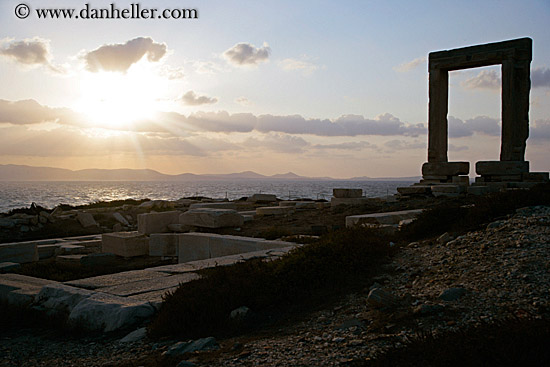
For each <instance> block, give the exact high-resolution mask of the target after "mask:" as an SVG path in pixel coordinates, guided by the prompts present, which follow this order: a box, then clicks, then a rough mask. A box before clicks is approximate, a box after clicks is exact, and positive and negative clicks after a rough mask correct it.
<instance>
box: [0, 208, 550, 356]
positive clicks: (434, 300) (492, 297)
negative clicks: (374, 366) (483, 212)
mask: <svg viewBox="0 0 550 367" xmlns="http://www.w3.org/2000/svg"><path fill="white" fill-rule="evenodd" d="M386 270H387V271H386V273H385V274H383V275H381V276H379V277H378V278H377V279H376V282H377V284H376V285H375V286H374V287H371V288H372V289H374V290H373V291H372V292H371V297H370V298H369V297H368V294H369V291H370V290H369V289H365V290H364V291H363V292H361V293H358V294H352V295H349V296H348V297H346V298H345V299H343V300H341V301H340V302H338V303H337V305H336V306H335V307H332V308H331V309H326V310H322V311H318V312H315V313H313V314H311V315H310V316H309V317H307V319H305V320H303V321H301V322H297V323H294V324H292V325H289V326H285V327H284V328H281V329H279V330H271V331H269V332H268V333H263V334H260V335H256V336H243V337H240V338H234V339H228V340H221V341H219V343H220V345H221V349H220V350H217V351H214V352H195V353H193V354H187V355H185V356H182V357H181V358H180V359H179V360H183V359H184V357H185V360H186V361H188V362H189V363H187V365H188V366H191V365H193V364H194V365H197V366H341V365H342V366H345V365H346V364H348V363H349V362H351V361H352V360H354V359H367V358H371V357H373V356H374V355H375V354H376V353H378V352H380V351H383V350H386V349H388V348H391V347H395V346H399V345H402V344H403V342H404V341H406V340H407V338H409V337H411V336H414V335H415V334H416V333H417V332H418V331H419V330H434V331H435V332H436V333H437V332H441V331H444V330H453V329H458V328H463V327H465V326H467V325H473V324H477V323H481V322H483V321H490V320H494V319H501V318H503V317H507V316H510V315H516V316H518V317H524V316H527V315H531V316H535V317H537V316H541V315H543V314H548V312H549V310H550V292H549V291H548V289H549V285H550V207H540V206H539V207H531V208H524V209H520V210H518V211H517V214H515V215H514V216H512V217H510V218H507V219H504V220H500V221H496V222H493V223H490V224H489V225H488V226H487V229H485V230H481V231H476V232H470V233H467V234H465V235H463V236H460V237H458V238H456V239H452V238H450V237H449V236H442V237H441V238H440V239H438V240H437V241H435V240H434V241H424V242H420V243H411V244H410V245H408V246H407V247H406V248H404V249H403V250H402V251H400V253H399V254H398V256H397V257H396V258H395V259H394V261H393V262H392V263H391V264H389V265H388V266H387V269H386ZM372 289H371V290H372ZM374 296H379V297H380V296H381V298H380V300H381V303H382V304H381V305H382V307H379V303H376V302H375V301H376V299H375V297H374ZM175 342H176V341H165V342H164V343H162V344H156V342H153V341H149V340H147V339H145V340H141V341H138V342H135V343H120V342H118V339H115V338H114V337H110V338H108V339H105V338H104V337H94V338H87V339H82V338H80V339H74V340H73V339H67V338H66V337H65V338H64V337H61V336H59V335H57V334H55V333H53V332H47V331H39V330H35V329H33V330H19V331H13V330H12V331H10V332H8V333H3V334H0V355H1V356H2V359H1V361H0V366H118V365H121V364H123V362H125V363H126V364H124V365H127V366H132V365H133V366H140V365H143V366H146V365H155V363H154V362H152V361H153V359H154V357H155V356H156V358H157V360H158V358H159V355H160V353H161V352H162V351H164V350H166V349H167V348H168V346H169V345H170V344H171V343H175ZM147 358H149V359H147ZM134 362H135V363H134ZM176 364H177V362H176V363H173V365H176ZM182 365H183V364H182Z"/></svg>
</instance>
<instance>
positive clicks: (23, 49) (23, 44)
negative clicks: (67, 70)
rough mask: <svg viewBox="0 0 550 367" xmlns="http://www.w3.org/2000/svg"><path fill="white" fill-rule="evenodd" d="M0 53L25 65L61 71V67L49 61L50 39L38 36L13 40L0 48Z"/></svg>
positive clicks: (50, 56) (56, 71) (50, 57)
mask: <svg viewBox="0 0 550 367" xmlns="http://www.w3.org/2000/svg"><path fill="white" fill-rule="evenodd" d="M0 55H3V56H5V57H7V58H10V59H12V60H14V61H15V62H17V63H19V64H23V65H27V66H45V67H47V68H48V69H49V70H50V71H53V72H55V73H62V72H63V69H62V68H61V67H59V66H54V65H53V64H52V63H51V59H52V55H51V53H50V41H49V40H45V39H42V38H39V37H34V38H28V39H24V40H23V41H14V42H10V43H8V44H7V46H5V47H3V48H2V49H0Z"/></svg>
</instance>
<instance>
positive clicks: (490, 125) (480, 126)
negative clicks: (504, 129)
mask: <svg viewBox="0 0 550 367" xmlns="http://www.w3.org/2000/svg"><path fill="white" fill-rule="evenodd" d="M448 122H449V138H463V137H467V136H472V135H473V134H474V133H476V132H477V133H481V134H485V135H489V136H498V135H500V130H501V129H500V124H499V122H500V121H499V120H497V119H494V118H491V117H488V116H477V117H474V118H472V119H468V120H466V121H462V120H461V119H458V118H456V117H453V116H449V118H448Z"/></svg>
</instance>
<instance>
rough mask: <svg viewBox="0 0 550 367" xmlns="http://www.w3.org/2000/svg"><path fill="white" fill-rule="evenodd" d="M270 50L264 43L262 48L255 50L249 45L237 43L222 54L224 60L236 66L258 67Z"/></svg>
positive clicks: (264, 60) (266, 57) (267, 56)
mask: <svg viewBox="0 0 550 367" xmlns="http://www.w3.org/2000/svg"><path fill="white" fill-rule="evenodd" d="M270 53H271V48H270V47H269V45H268V44H267V43H265V42H264V44H263V47H260V48H256V46H254V45H252V44H250V43H237V44H236V45H235V46H233V47H231V48H230V49H228V50H226V51H225V52H224V53H223V56H224V57H225V59H226V60H227V61H228V62H229V63H231V64H233V65H237V66H247V65H258V64H260V63H262V62H266V61H267V60H268V58H269V54H270Z"/></svg>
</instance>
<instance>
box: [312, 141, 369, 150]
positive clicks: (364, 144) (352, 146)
mask: <svg viewBox="0 0 550 367" xmlns="http://www.w3.org/2000/svg"><path fill="white" fill-rule="evenodd" d="M311 148H312V149H320V150H355V151H359V150H363V149H376V148H377V147H376V145H374V144H371V143H369V142H368V141H350V142H344V143H336V144H315V145H312V146H311Z"/></svg>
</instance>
